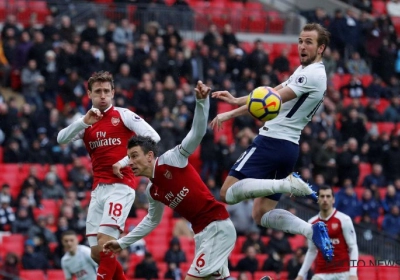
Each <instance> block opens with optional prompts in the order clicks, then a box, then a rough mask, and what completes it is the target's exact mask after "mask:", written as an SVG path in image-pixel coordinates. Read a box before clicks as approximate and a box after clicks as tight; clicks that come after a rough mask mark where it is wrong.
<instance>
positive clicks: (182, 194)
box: [167, 187, 189, 209]
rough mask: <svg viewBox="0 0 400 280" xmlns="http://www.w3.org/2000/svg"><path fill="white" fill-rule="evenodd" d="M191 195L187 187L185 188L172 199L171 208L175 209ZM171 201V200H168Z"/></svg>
mask: <svg viewBox="0 0 400 280" xmlns="http://www.w3.org/2000/svg"><path fill="white" fill-rule="evenodd" d="M188 193H189V189H188V188H187V187H183V188H182V189H181V191H180V192H179V193H177V194H176V196H175V197H174V198H173V199H172V201H171V203H170V204H169V205H168V206H169V207H170V208H172V209H175V208H176V207H177V206H178V205H179V203H181V201H182V200H183V199H184V198H185V196H187V195H188ZM167 200H168V201H170V200H169V199H167Z"/></svg>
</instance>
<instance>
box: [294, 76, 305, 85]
mask: <svg viewBox="0 0 400 280" xmlns="http://www.w3.org/2000/svg"><path fill="white" fill-rule="evenodd" d="M306 83H307V77H306V76H304V75H300V76H297V77H296V84H298V85H299V86H304V85H305V84H306Z"/></svg>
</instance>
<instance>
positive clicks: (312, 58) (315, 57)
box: [300, 53, 317, 67]
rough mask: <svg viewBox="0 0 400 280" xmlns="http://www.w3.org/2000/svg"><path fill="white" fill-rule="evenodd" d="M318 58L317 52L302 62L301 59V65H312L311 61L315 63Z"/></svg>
mask: <svg viewBox="0 0 400 280" xmlns="http://www.w3.org/2000/svg"><path fill="white" fill-rule="evenodd" d="M316 59H317V53H315V54H314V55H313V56H309V57H308V59H307V60H306V61H304V62H301V60H300V63H301V66H304V67H306V66H308V65H310V64H311V63H314V62H315V60H316Z"/></svg>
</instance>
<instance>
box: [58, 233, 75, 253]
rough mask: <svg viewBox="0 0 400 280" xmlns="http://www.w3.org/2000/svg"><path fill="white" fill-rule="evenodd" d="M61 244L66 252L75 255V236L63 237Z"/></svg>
mask: <svg viewBox="0 0 400 280" xmlns="http://www.w3.org/2000/svg"><path fill="white" fill-rule="evenodd" d="M62 244H63V246H64V249H65V251H66V252H69V253H75V252H76V248H77V246H78V238H77V237H76V236H75V235H65V236H64V237H63V239H62Z"/></svg>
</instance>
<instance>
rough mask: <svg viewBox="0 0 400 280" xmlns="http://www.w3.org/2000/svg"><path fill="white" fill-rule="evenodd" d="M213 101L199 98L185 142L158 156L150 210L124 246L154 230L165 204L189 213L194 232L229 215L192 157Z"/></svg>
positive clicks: (149, 189) (149, 190)
mask: <svg viewBox="0 0 400 280" xmlns="http://www.w3.org/2000/svg"><path fill="white" fill-rule="evenodd" d="M209 102H210V101H209V100H208V98H207V99H201V100H197V101H196V110H195V115H194V119H193V124H192V127H191V129H190V131H189V133H188V135H187V136H186V137H185V139H183V141H182V144H181V145H179V146H176V147H175V148H173V149H171V150H169V151H167V152H165V153H164V154H163V155H161V156H160V157H159V158H157V159H156V161H155V164H154V169H153V176H152V178H150V180H151V182H150V183H149V184H148V185H147V189H146V193H147V196H148V198H149V210H148V214H147V216H146V217H145V218H144V219H143V220H142V221H141V222H140V223H139V225H138V226H137V227H135V229H134V230H133V231H131V232H130V233H129V234H128V235H126V236H125V237H123V238H121V239H119V240H118V242H119V244H120V246H121V248H126V247H127V246H129V245H130V244H132V243H134V242H136V241H137V240H139V239H141V238H143V237H144V236H146V235H147V234H148V233H150V232H151V231H152V230H153V229H154V228H155V227H156V226H157V225H158V223H159V222H160V221H161V218H162V213H163V210H164V205H167V206H168V207H170V208H172V209H174V210H175V211H176V212H177V213H179V214H180V215H181V216H183V217H185V218H186V219H187V220H188V221H189V222H190V223H191V224H192V229H193V231H194V233H199V232H201V231H202V230H203V229H204V228H205V227H206V226H207V225H209V224H210V223H211V222H213V221H217V220H225V219H227V218H229V214H228V212H227V211H226V209H225V206H224V205H223V204H222V203H221V202H218V201H217V200H216V199H215V198H214V196H213V195H212V194H211V192H210V191H209V190H208V188H207V186H206V185H205V184H204V183H203V181H202V180H201V178H200V176H199V174H198V173H197V171H196V170H195V169H194V168H193V166H192V165H191V164H190V163H189V160H188V157H189V156H190V155H191V154H192V153H193V152H194V151H195V149H196V148H197V147H198V145H199V144H200V142H201V140H202V138H203V136H204V134H205V132H206V129H207V119H208V110H209V106H210V105H209Z"/></svg>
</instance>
